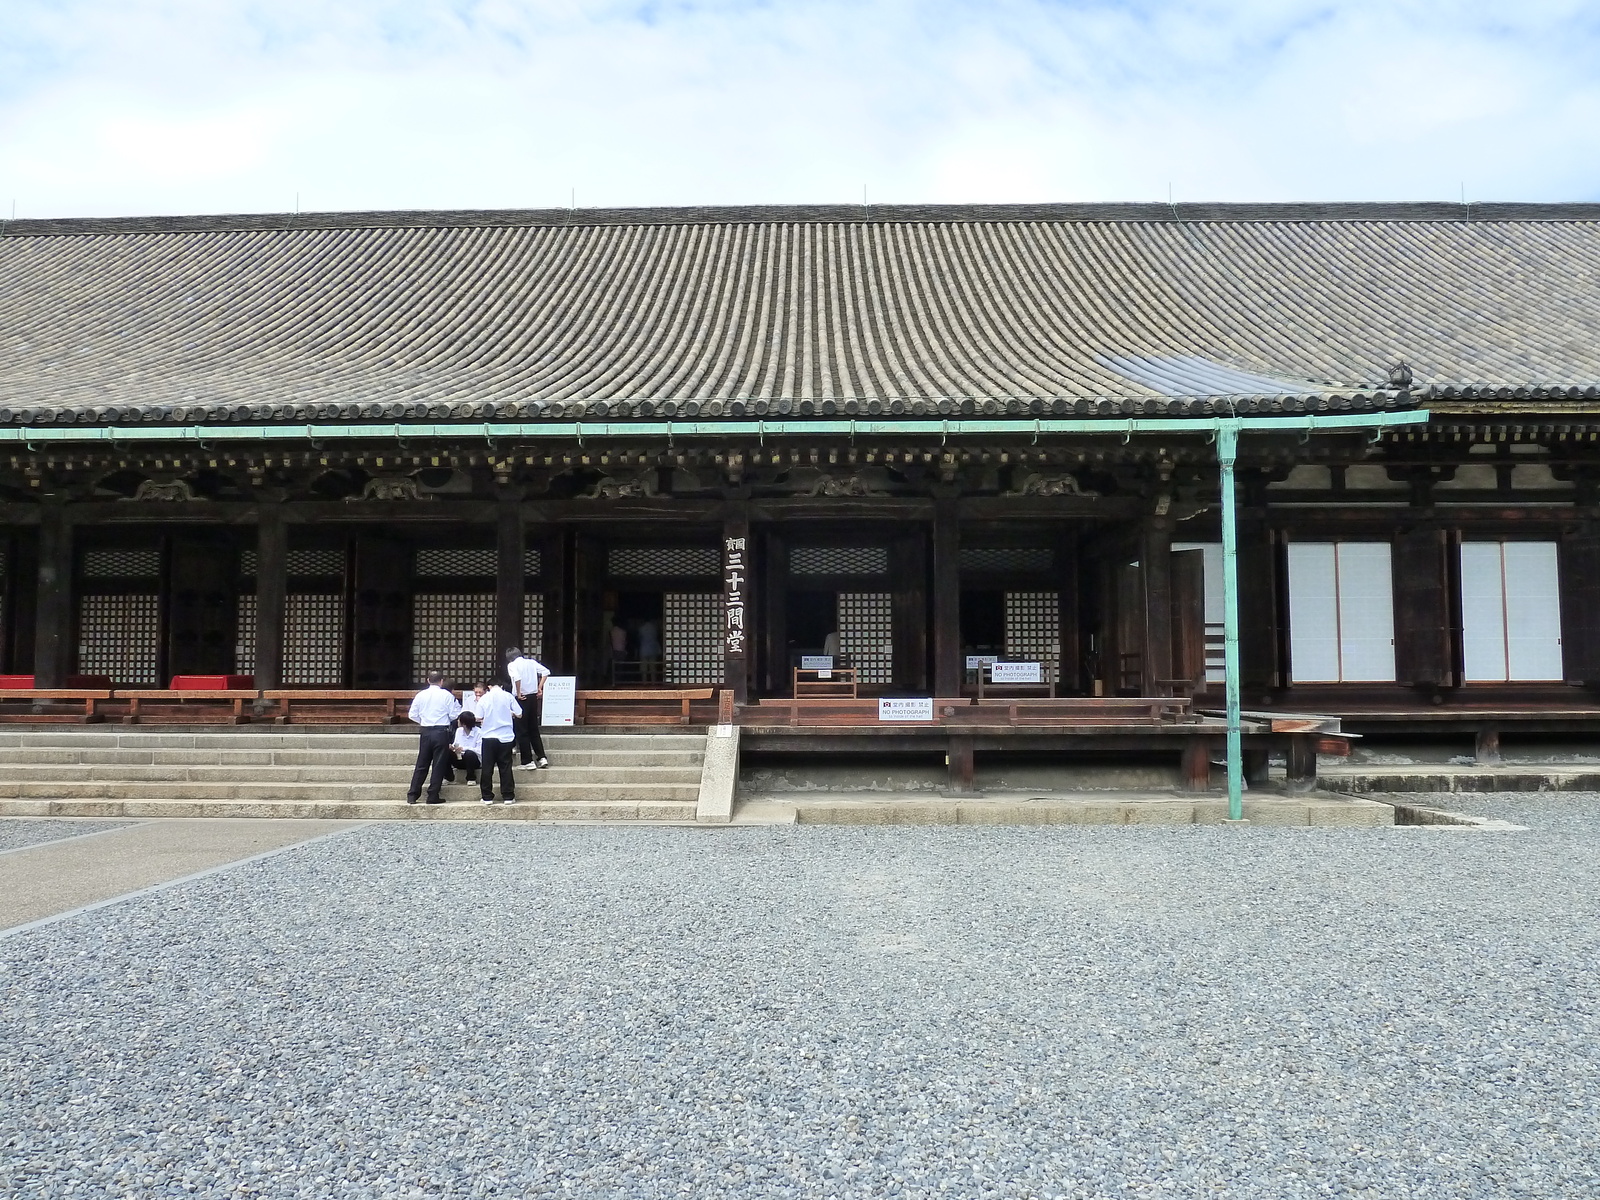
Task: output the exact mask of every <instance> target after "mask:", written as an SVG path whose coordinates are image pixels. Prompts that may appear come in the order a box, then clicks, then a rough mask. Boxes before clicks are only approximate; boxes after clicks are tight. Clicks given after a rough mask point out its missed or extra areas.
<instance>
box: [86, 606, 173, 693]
mask: <svg viewBox="0 0 1600 1200" xmlns="http://www.w3.org/2000/svg"><path fill="white" fill-rule="evenodd" d="M160 614H161V600H160V597H159V596H155V595H131V596H83V597H81V598H80V599H79V601H78V674H80V675H105V676H107V677H109V678H110V679H111V681H112V682H113V683H142V684H146V685H149V686H152V687H154V686H155V685H156V684H158V683H159V682H160V681H159V680H157V679H156V638H157V637H158V635H159V630H160V621H161V615H160Z"/></svg>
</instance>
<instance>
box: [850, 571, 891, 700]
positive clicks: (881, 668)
mask: <svg viewBox="0 0 1600 1200" xmlns="http://www.w3.org/2000/svg"><path fill="white" fill-rule="evenodd" d="M893 599H894V598H893V596H892V595H891V594H890V593H888V592H840V593H839V609H838V611H839V653H840V654H842V655H844V656H846V657H847V658H848V659H849V660H850V662H851V664H852V665H853V666H854V667H855V669H856V682H857V683H893V682H894V605H893Z"/></svg>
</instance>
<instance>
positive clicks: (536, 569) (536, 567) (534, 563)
mask: <svg viewBox="0 0 1600 1200" xmlns="http://www.w3.org/2000/svg"><path fill="white" fill-rule="evenodd" d="M522 573H523V575H525V576H527V575H531V576H535V577H537V576H539V575H542V574H544V558H543V556H542V555H541V554H540V553H539V552H538V551H537V550H524V551H523V552H522Z"/></svg>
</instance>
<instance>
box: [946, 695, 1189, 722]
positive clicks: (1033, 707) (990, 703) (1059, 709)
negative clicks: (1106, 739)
mask: <svg viewBox="0 0 1600 1200" xmlns="http://www.w3.org/2000/svg"><path fill="white" fill-rule="evenodd" d="M972 707H973V709H974V710H975V711H974V712H972V713H967V714H963V715H964V716H965V717H966V718H967V719H968V720H969V721H971V722H972V723H974V724H983V723H985V722H986V720H988V719H991V718H992V717H995V716H999V714H1001V713H1004V714H1005V723H1006V724H1007V725H1172V724H1178V723H1181V722H1184V721H1188V720H1192V719H1193V715H1192V714H1191V713H1190V711H1189V701H1188V699H1186V698H1178V697H1173V696H1058V697H1056V698H1055V699H1047V698H1043V697H1041V698H1037V699H1020V698H1019V699H982V700H976V701H974V702H973V705H972Z"/></svg>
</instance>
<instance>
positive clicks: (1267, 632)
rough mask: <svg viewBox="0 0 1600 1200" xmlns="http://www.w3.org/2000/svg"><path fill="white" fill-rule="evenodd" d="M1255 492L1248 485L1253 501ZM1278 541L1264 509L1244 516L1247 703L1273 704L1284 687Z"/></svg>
mask: <svg viewBox="0 0 1600 1200" xmlns="http://www.w3.org/2000/svg"><path fill="white" fill-rule="evenodd" d="M1252 490H1253V485H1252V484H1251V482H1250V481H1248V480H1247V481H1246V483H1245V492H1246V494H1247V495H1248V494H1249V493H1250V492H1251V491H1252ZM1278 550H1279V546H1278V541H1277V539H1276V538H1275V537H1274V536H1273V533H1272V529H1271V528H1270V527H1269V526H1268V524H1267V521H1266V511H1265V508H1264V507H1263V508H1257V509H1253V510H1252V509H1246V508H1243V507H1241V508H1240V510H1239V679H1240V682H1241V684H1242V685H1243V688H1244V701H1245V703H1246V704H1247V705H1248V704H1252V703H1258V704H1270V703H1272V699H1273V697H1272V693H1273V692H1274V691H1275V690H1276V689H1277V688H1278V687H1279V671H1280V669H1281V668H1280V656H1279V645H1278V643H1279V633H1278V629H1279V625H1278V577H1279V571H1278Z"/></svg>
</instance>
